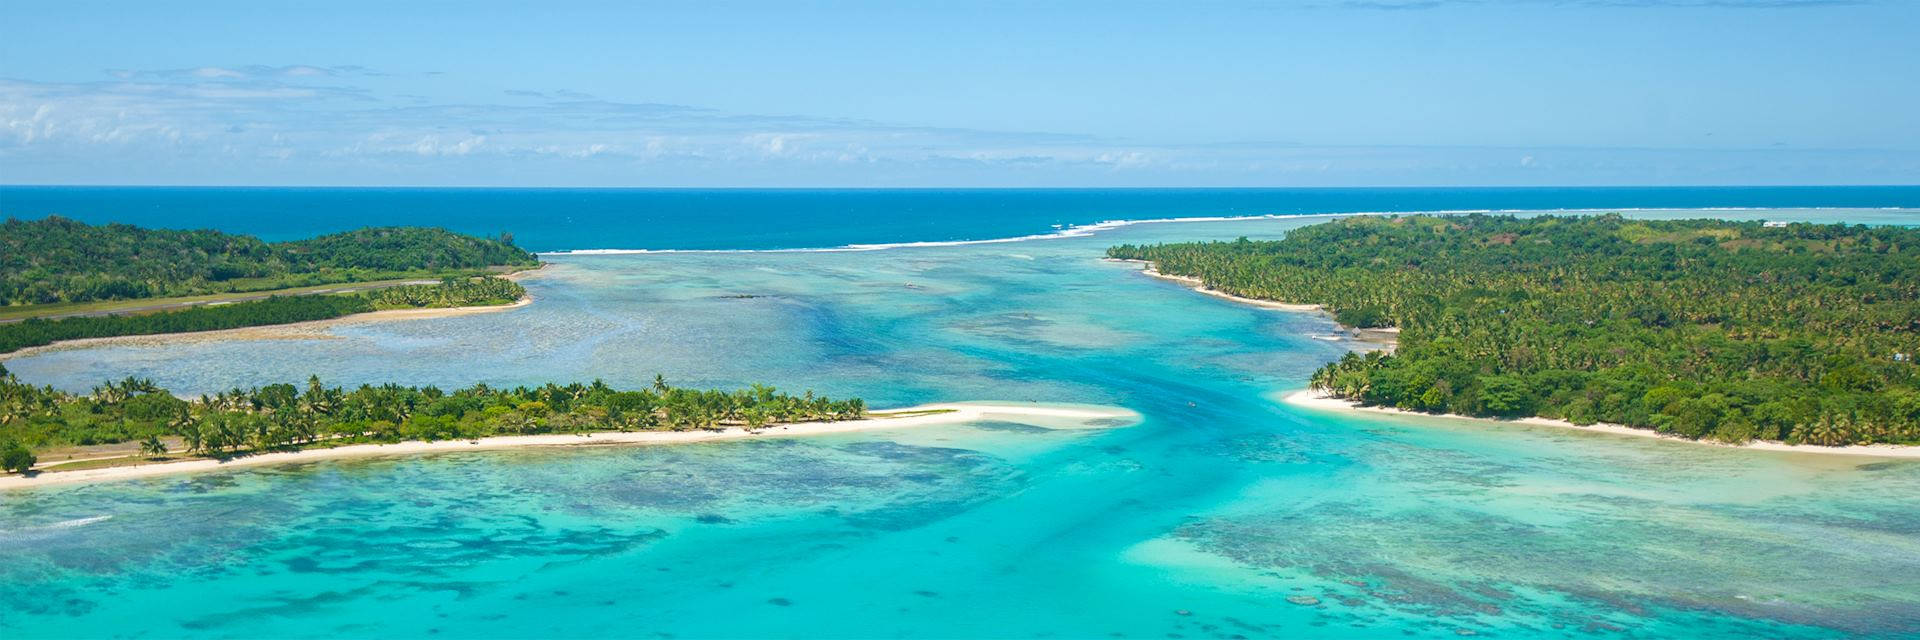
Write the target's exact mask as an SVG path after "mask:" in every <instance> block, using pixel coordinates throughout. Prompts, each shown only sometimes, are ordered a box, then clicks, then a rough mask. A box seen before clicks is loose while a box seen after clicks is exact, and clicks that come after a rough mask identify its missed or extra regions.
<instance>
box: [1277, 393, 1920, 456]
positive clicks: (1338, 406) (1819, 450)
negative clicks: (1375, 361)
mask: <svg viewBox="0 0 1920 640" xmlns="http://www.w3.org/2000/svg"><path fill="white" fill-rule="evenodd" d="M1281 401H1282V402H1285V403H1287V404H1290V405H1293V406H1296V407H1306V408H1309V409H1320V410H1324V411H1354V412H1369V413H1384V414H1392V415H1402V416H1419V417H1426V418H1448V419H1453V420H1472V421H1475V422H1480V423H1488V424H1503V425H1516V424H1518V425H1528V426H1536V427H1555V428H1562V429H1574V430H1577V431H1586V432H1590V433H1606V434H1612V435H1617V436H1632V437H1635V438H1650V439H1654V440H1667V441H1672V442H1685V443H1689V444H1696V445H1702V446H1709V447H1724V448H1728V449H1747V450H1752V451H1778V452H1784V453H1813V454H1820V455H1830V456H1831V455H1844V456H1867V457H1876V458H1900V459H1920V446H1910V445H1894V444H1856V445H1846V446H1839V447H1826V446H1821V445H1813V444H1787V443H1785V442H1774V441H1770V440H1755V441H1753V442H1748V443H1745V444H1731V443H1725V442H1714V441H1712V440H1695V439H1692V438H1682V437H1680V436H1676V435H1672V434H1666V433H1660V432H1658V431H1654V430H1652V429H1638V428H1634V427H1629V426H1626V425H1620V424H1609V423H1604V422H1603V423H1595V424H1590V425H1579V424H1574V423H1572V422H1568V421H1566V420H1557V419H1553V418H1541V417H1537V416H1535V417H1529V418H1518V419H1514V420H1500V419H1494V418H1479V417H1474V416H1463V415H1460V414H1457V413H1422V412H1419V411H1408V410H1405V409H1396V408H1393V407H1370V406H1364V405H1361V404H1360V403H1358V402H1354V401H1352V400H1345V399H1341V398H1335V397H1333V396H1331V395H1328V394H1327V393H1325V392H1321V391H1314V390H1312V389H1301V390H1298V391H1294V392H1291V393H1288V394H1286V395H1285V396H1284V397H1282V398H1281Z"/></svg>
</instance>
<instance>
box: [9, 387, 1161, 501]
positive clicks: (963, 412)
mask: <svg viewBox="0 0 1920 640" xmlns="http://www.w3.org/2000/svg"><path fill="white" fill-rule="evenodd" d="M929 411H935V412H938V413H923V412H929ZM873 413H876V414H881V415H880V417H870V418H864V419H860V420H845V421H838V422H796V423H793V424H784V425H772V426H767V427H761V428H759V429H747V428H745V427H727V428H725V429H720V430H715V431H707V430H697V431H601V432H589V433H561V434H541V435H523V436H488V437H484V438H479V439H474V440H433V441H425V440H408V441H403V442H395V443H382V444H373V443H368V444H349V445H342V446H338V447H328V448H316V449H302V450H298V451H274V452H269V453H262V454H256V455H246V456H239V457H235V458H230V459H226V460H216V459H210V458H199V459H193V460H180V461H174V462H156V463H152V464H136V465H129V466H124V467H104V468H98V469H80V470H75V471H58V470H50V471H41V472H38V473H35V474H34V475H32V476H22V475H5V476H0V492H5V491H8V490H12V489H28V488H33V487H45V486H54V485H65V484H78V483H89V482H106V481H114V480H130V479H135V478H148V477H154V476H162V475H172V474H176V473H192V472H198V471H220V470H226V469H238V468H244V467H257V466H266V465H276V464H291V463H298V462H311V461H316V460H339V459H350V458H365V457H379V456H405V455H418V454H431V453H449V452H461V451H492V450H502V449H524V448H540V447H594V446H598V447H612V446H635V445H656V444H685V443H693V442H712V441H718V440H738V439H743V438H784V437H798V436H813V435H825V434H834V433H852V432H858V431H875V430H882V429H901V428H910V427H926V426H939V425H955V424H963V423H967V422H974V421H979V420H986V419H1003V420H1008V421H1019V422H1024V423H1029V424H1034V425H1035V426H1042V427H1046V428H1050V429H1061V430H1071V429H1100V428H1110V427H1119V426H1131V425H1133V424H1138V423H1139V421H1140V419H1141V416H1140V414H1139V413H1136V412H1134V411H1132V410H1130V409H1124V408H1120V407H1104V406H1092V405H1045V404H1014V403H972V402H948V403H937V404H926V405H920V406H914V407H904V408H900V409H890V410H887V411H879V412H873ZM897 413H912V414H914V415H904V416H888V415H884V414H897ZM1092 420H1108V421H1117V420H1124V421H1126V423H1125V424H1114V425H1089V424H1087V422H1088V421H1092Z"/></svg>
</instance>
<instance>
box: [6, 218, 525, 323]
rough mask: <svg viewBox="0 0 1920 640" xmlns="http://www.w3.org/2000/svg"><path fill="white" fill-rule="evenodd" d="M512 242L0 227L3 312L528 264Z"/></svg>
mask: <svg viewBox="0 0 1920 640" xmlns="http://www.w3.org/2000/svg"><path fill="white" fill-rule="evenodd" d="M537 264H539V260H538V258H536V257H535V256H534V255H533V254H531V253H528V252H526V251H524V250H522V249H520V248H518V247H515V246H513V238H512V237H511V236H507V235H502V236H501V237H500V238H498V239H489V238H476V237H473V236H466V235H461V234H457V233H453V232H450V231H446V230H444V229H424V228H414V227H383V228H372V229H360V230H358V231H349V232H346V233H338V234H333V235H328V236H321V237H318V238H312V239H308V240H297V241H293V242H275V243H268V242H262V241H261V240H260V239H258V238H254V237H252V236H241V235H232V234H227V233H221V232H218V231H175V230H166V229H142V228H140V227H134V226H129V225H123V224H109V225H101V226H93V225H88V224H85V223H81V222H76V221H73V220H68V219H65V218H60V217H49V218H45V219H41V220H33V221H21V220H15V219H8V220H7V221H6V222H5V223H4V224H0V306H14V305H31V304H53V303H74V302H86V301H94V300H126V299H139V298H154V297H170V296H189V295H199V294H208V293H226V292H240V291H269V290H273V289H284V288H288V287H298V286H309V285H319V284H335V283H343V282H365V281H370V280H386V279H394V278H404V277H418V276H423V275H425V276H430V277H432V276H443V275H480V274H481V272H482V271H484V270H485V269H487V268H488V267H500V266H534V265H537Z"/></svg>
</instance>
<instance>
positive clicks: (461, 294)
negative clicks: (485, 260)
mask: <svg viewBox="0 0 1920 640" xmlns="http://www.w3.org/2000/svg"><path fill="white" fill-rule="evenodd" d="M525 294H526V290H525V289H522V288H521V287H520V285H519V284H518V283H515V282H513V281H511V280H507V279H505V278H495V277H482V278H448V279H446V280H443V281H441V282H440V283H439V284H427V285H406V286H398V287H389V288H386V289H377V290H373V291H367V292H362V293H344V294H336V295H304V296H275V297H271V298H267V299H265V300H253V301H248V302H235V303H232V304H221V305H203V306H198V307H191V308H188V309H185V310H182V311H168V312H161V313H150V314H145V315H122V316H86V317H72V318H62V319H59V320H42V319H37V318H36V319H30V320H25V321H21V322H15V323H10V324H0V353H7V352H11V351H17V350H20V349H24V348H27V347H37V346H41V345H46V344H52V343H54V342H57V341H60V340H75V339H79V338H105V337H110V336H133V335H151V334H157V333H181V332H187V331H212V330H216V329H236V328H240V327H254V326H262V325H273V324H287V323H292V322H306V321H310V320H326V319H330V318H338V317H341V316H348V315H353V314H356V313H366V312H369V311H379V310H383V309H418V308H445V307H470V306H491V305H504V304H512V303H513V302H514V301H516V300H519V299H520V297H521V296H522V295H525Z"/></svg>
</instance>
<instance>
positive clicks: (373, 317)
mask: <svg viewBox="0 0 1920 640" xmlns="http://www.w3.org/2000/svg"><path fill="white" fill-rule="evenodd" d="M530 304H533V296H530V295H527V296H521V297H520V299H519V300H515V301H514V302H513V303H512V304H499V305H486V306H475V307H439V308H423V309H383V310H380V311H369V312H366V313H356V314H352V315H345V316H340V317H338V318H327V319H324V320H305V321H301V322H289V323H286V324H263V325H257V326H252V327H234V328H232V329H212V330H208V331H182V332H177V333H148V334H141V335H134V336H107V337H102V338H76V339H73V340H60V341H56V342H54V343H52V344H43V345H40V346H37V347H27V348H25V349H21V350H18V351H13V352H10V353H0V361H6V360H11V359H14V358H26V357H31V356H37V355H41V354H46V353H52V352H56V351H67V350H70V349H88V348H93V347H111V346H150V345H162V344H179V343H193V342H220V341H226V340H326V339H331V338H334V337H336V336H333V335H331V334H328V333H324V332H323V331H322V330H323V329H329V328H332V327H336V326H343V325H352V324H362V323H368V322H392V321H396V320H426V319H429V318H450V317H455V316H467V315H475V314H481V313H497V312H501V311H511V310H514V309H518V308H521V307H525V306H527V305H530Z"/></svg>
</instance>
